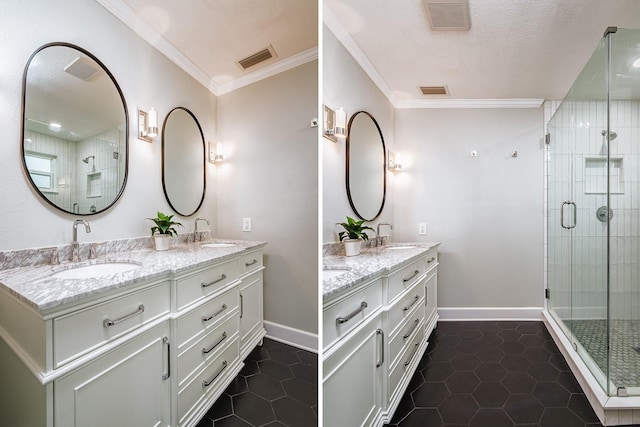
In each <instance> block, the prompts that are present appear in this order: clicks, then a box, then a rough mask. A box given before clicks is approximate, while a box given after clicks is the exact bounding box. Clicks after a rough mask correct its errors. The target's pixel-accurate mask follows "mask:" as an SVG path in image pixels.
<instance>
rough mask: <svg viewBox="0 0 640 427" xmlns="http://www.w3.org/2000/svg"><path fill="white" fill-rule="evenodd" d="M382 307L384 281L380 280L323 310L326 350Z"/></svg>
mask: <svg viewBox="0 0 640 427" xmlns="http://www.w3.org/2000/svg"><path fill="white" fill-rule="evenodd" d="M381 306H382V280H381V279H378V280H375V281H373V282H371V283H369V284H367V285H366V287H364V288H363V289H360V290H359V291H357V292H356V293H354V294H352V295H350V296H348V297H347V298H345V299H343V300H341V301H339V302H337V303H335V304H333V305H331V306H330V307H328V308H326V309H325V310H323V312H322V324H323V333H322V336H323V342H324V348H328V347H330V346H331V345H332V344H333V343H334V342H335V341H336V340H337V339H338V338H340V337H341V336H343V335H345V334H347V333H348V332H349V331H350V330H351V329H353V328H354V327H355V326H356V325H358V324H359V323H360V322H362V321H363V320H364V319H366V318H367V317H369V316H370V315H371V313H374V312H375V311H376V310H378V309H379V308H380V307H381Z"/></svg>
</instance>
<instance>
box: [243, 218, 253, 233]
mask: <svg viewBox="0 0 640 427" xmlns="http://www.w3.org/2000/svg"><path fill="white" fill-rule="evenodd" d="M242 231H251V218H242Z"/></svg>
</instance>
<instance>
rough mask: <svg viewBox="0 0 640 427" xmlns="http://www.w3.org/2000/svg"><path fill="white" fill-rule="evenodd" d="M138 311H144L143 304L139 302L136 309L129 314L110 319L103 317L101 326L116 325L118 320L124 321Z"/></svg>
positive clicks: (135, 314) (138, 312)
mask: <svg viewBox="0 0 640 427" xmlns="http://www.w3.org/2000/svg"><path fill="white" fill-rule="evenodd" d="M140 313H144V305H142V304H140V305H139V306H138V309H137V310H136V311H134V312H133V313H131V314H127V315H126V316H122V317H121V318H119V319H116V320H111V319H104V320H103V321H102V326H104V327H105V328H108V327H109V326H114V325H117V324H118V323H120V322H124V321H125V320H128V319H131V318H132V317H135V316H137V315H138V314H140Z"/></svg>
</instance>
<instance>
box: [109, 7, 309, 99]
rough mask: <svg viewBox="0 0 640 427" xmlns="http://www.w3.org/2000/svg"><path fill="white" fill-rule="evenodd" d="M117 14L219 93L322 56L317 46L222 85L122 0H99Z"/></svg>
mask: <svg viewBox="0 0 640 427" xmlns="http://www.w3.org/2000/svg"><path fill="white" fill-rule="evenodd" d="M96 1H97V2H98V3H99V4H101V5H102V6H103V7H104V8H105V9H107V10H108V11H109V12H110V13H111V14H113V15H114V16H115V17H116V18H118V19H119V20H120V21H122V22H123V23H124V24H125V25H127V26H128V27H129V28H131V29H132V30H133V31H134V32H135V33H136V34H137V35H139V36H140V37H141V38H142V39H144V40H145V41H146V42H147V43H149V44H150V45H151V46H153V47H154V48H156V49H157V50H158V51H160V53H162V54H163V55H164V56H166V57H167V58H168V59H169V60H170V61H172V62H173V63H174V64H176V65H177V66H178V67H180V68H182V70H184V71H185V72H186V73H187V74H189V75H190V76H191V77H193V78H194V79H195V80H196V81H198V82H199V83H200V84H201V85H202V86H204V87H205V88H207V89H208V90H209V91H210V92H211V93H213V94H214V95H216V96H219V95H222V94H225V93H228V92H231V91H233V90H236V89H238V88H241V87H243V86H247V85H249V84H251V83H255V82H257V81H259V80H262V79H266V78H267V77H271V76H274V75H276V74H278V73H281V72H283V71H286V70H289V69H291V68H294V67H297V66H299V65H302V64H304V63H306V62H309V61H313V60H314V59H317V58H318V47H317V46H316V47H313V48H310V49H307V50H305V51H303V52H300V53H298V54H296V55H293V56H291V57H289V58H286V59H283V60H282V61H278V62H276V63H274V64H271V65H269V66H267V67H264V68H261V69H259V70H257V71H254V72H251V73H248V74H245V75H243V76H241V77H238V78H236V79H234V80H231V81H229V82H227V83H224V84H222V85H219V84H217V83H216V82H215V81H214V80H213V79H212V78H211V77H210V76H208V75H207V74H206V73H205V72H204V71H202V70H201V69H200V68H199V67H198V66H197V65H196V64H194V63H193V62H192V61H191V60H190V59H189V58H187V57H186V56H184V55H183V54H182V52H180V51H179V50H178V49H176V47H175V46H173V45H172V44H171V43H169V42H168V41H167V40H166V39H165V38H164V37H163V36H162V34H159V33H158V32H156V31H155V30H154V29H153V28H152V27H151V26H150V25H149V24H147V23H146V22H144V21H142V20H141V19H139V18H138V16H137V15H136V13H135V12H134V11H133V9H131V8H130V7H129V6H128V5H127V4H126V3H125V2H124V1H122V0H96Z"/></svg>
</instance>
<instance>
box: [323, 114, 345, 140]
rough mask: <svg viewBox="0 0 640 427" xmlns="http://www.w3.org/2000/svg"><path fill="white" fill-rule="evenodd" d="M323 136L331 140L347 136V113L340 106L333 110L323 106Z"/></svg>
mask: <svg viewBox="0 0 640 427" xmlns="http://www.w3.org/2000/svg"><path fill="white" fill-rule="evenodd" d="M323 134H324V137H325V138H327V139H330V140H331V141H333V142H338V138H344V137H345V136H347V113H346V112H345V111H344V110H343V109H342V107H340V108H338V109H336V110H335V111H334V110H332V109H331V108H329V107H327V106H326V105H325V106H324V132H323Z"/></svg>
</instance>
